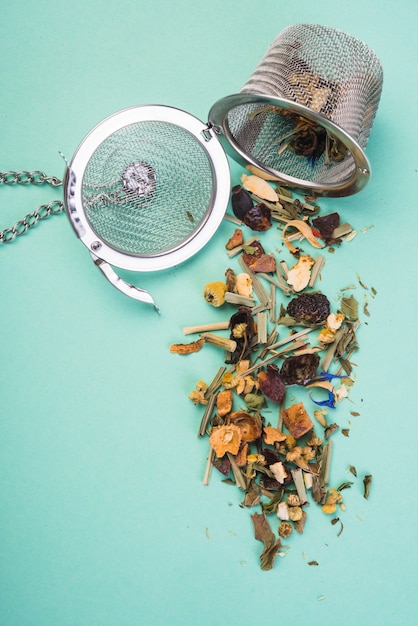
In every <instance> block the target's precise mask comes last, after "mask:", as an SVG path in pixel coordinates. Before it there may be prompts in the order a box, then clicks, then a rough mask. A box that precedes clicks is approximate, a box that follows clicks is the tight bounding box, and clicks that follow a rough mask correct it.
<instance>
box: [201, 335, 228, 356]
mask: <svg viewBox="0 0 418 626" xmlns="http://www.w3.org/2000/svg"><path fill="white" fill-rule="evenodd" d="M200 337H201V339H203V340H204V341H205V342H206V343H210V344H212V345H213V346H217V347H218V348H223V350H226V351H227V352H234V351H235V350H236V349H237V342H236V341H234V340H233V339H228V338H227V337H221V336H220V335H214V334H213V333H202V334H201V335H200Z"/></svg>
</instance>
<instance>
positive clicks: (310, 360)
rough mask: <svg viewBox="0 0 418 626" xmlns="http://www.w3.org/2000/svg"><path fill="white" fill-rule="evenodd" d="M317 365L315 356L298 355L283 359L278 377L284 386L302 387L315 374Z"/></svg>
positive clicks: (317, 359) (317, 360)
mask: <svg viewBox="0 0 418 626" xmlns="http://www.w3.org/2000/svg"><path fill="white" fill-rule="evenodd" d="M318 365H319V356H318V355H317V354H298V355H297V356H289V357H288V358H287V359H285V361H284V363H283V365H282V367H281V370H280V377H281V379H282V381H283V382H284V383H285V385H304V384H305V383H306V382H307V381H308V380H310V379H311V378H313V377H314V376H315V374H316V370H317V367H318Z"/></svg>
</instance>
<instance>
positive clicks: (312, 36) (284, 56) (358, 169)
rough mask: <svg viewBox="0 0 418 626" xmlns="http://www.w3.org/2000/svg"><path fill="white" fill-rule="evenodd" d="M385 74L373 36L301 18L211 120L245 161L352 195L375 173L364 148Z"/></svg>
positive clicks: (294, 182) (287, 178)
mask: <svg viewBox="0 0 418 626" xmlns="http://www.w3.org/2000/svg"><path fill="white" fill-rule="evenodd" d="M382 82H383V73H382V68H381V65H380V62H379V60H378V58H377V57H376V55H375V54H374V52H373V51H372V50H371V49H370V48H369V47H368V46H367V45H366V44H364V43H363V42H361V41H359V40H358V39H356V38H354V37H352V36H351V35H348V34H346V33H343V32H341V31H338V30H336V29H332V28H328V27H326V26H318V25H316V24H297V25H295V26H290V27H288V28H286V29H285V30H283V31H282V32H281V33H279V35H278V36H277V37H276V39H275V40H274V41H273V42H272V44H271V45H270V47H269V48H268V50H267V52H266V54H265V55H264V57H263V58H262V59H261V61H260V62H259V64H258V65H257V67H256V68H255V70H254V72H253V73H252V74H251V76H250V77H249V79H248V80H247V81H246V83H245V84H244V86H243V88H242V90H241V92H240V93H239V94H236V95H234V96H228V97H227V98H224V99H222V100H220V101H219V102H218V103H216V104H215V105H214V106H213V107H212V109H211V112H210V114H209V121H210V123H211V124H213V125H214V127H215V128H216V129H217V131H218V133H219V135H220V137H221V138H223V139H224V145H225V147H226V148H227V150H228V152H229V153H230V154H231V155H232V156H233V157H234V158H238V160H240V161H242V162H243V163H244V164H246V165H248V164H250V166H253V167H258V168H260V169H261V170H262V171H266V172H268V173H270V174H273V175H275V176H276V178H277V179H278V180H280V181H282V182H283V183H284V184H288V185H290V186H292V187H299V188H301V189H304V190H309V191H312V192H316V193H322V194H327V195H348V194H350V193H354V192H356V191H359V190H360V189H361V188H363V187H364V185H365V184H366V183H367V180H368V178H369V174H370V166H369V163H368V160H367V158H366V155H365V153H364V148H365V146H366V144H367V141H368V138H369V135H370V130H371V126H372V123H373V120H374V118H375V115H376V111H377V107H378V104H379V100H380V95H381V90H382ZM295 138H297V139H298V141H299V144H297V143H296V141H295ZM315 142H316V145H315V146H314V144H315ZM318 144H320V145H318ZM321 144H322V145H321ZM295 145H296V149H295ZM300 145H302V148H301V149H299V150H298V149H297V148H298V147H299V146H300ZM334 156H335V158H334Z"/></svg>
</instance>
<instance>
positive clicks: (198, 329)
mask: <svg viewBox="0 0 418 626" xmlns="http://www.w3.org/2000/svg"><path fill="white" fill-rule="evenodd" d="M228 328H229V320H228V321H227V322H216V323H214V324H203V325H202V326H185V327H184V328H183V334H184V335H193V334H195V333H204V332H206V331H208V330H209V331H210V330H227V329H228Z"/></svg>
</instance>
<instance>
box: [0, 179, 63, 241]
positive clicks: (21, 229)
mask: <svg viewBox="0 0 418 626" xmlns="http://www.w3.org/2000/svg"><path fill="white" fill-rule="evenodd" d="M1 183H3V184H4V185H43V184H44V183H46V184H47V185H51V187H60V186H61V185H62V181H61V180H59V178H57V177H56V176H47V175H46V174H45V173H44V172H41V171H40V170H35V171H33V172H26V171H22V172H0V184H1ZM63 209H64V203H63V202H62V201H61V200H52V201H51V202H48V204H41V205H40V206H38V207H37V208H36V209H35V210H34V211H33V212H32V213H28V214H27V215H25V217H24V218H23V219H21V220H19V221H18V222H16V224H14V225H13V226H12V227H11V228H6V229H5V230H3V231H0V243H10V242H11V241H13V239H15V237H18V236H19V235H24V234H25V233H26V231H27V230H29V228H33V227H34V226H36V224H37V223H38V222H39V221H40V220H44V219H46V218H47V217H49V216H50V215H57V214H58V213H61V212H62V211H63Z"/></svg>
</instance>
